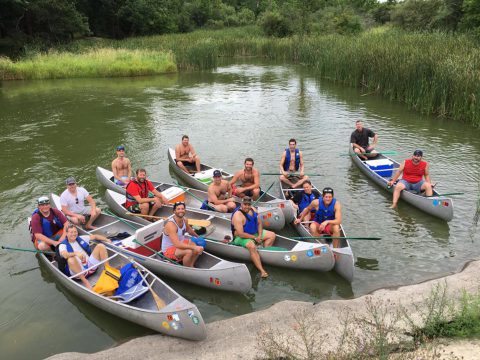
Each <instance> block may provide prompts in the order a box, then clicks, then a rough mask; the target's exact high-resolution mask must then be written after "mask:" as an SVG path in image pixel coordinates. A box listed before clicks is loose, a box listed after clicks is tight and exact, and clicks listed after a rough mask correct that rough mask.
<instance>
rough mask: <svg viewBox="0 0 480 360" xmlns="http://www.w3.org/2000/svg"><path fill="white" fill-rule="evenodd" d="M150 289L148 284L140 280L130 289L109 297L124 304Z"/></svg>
mask: <svg viewBox="0 0 480 360" xmlns="http://www.w3.org/2000/svg"><path fill="white" fill-rule="evenodd" d="M147 291H148V286H145V285H143V281H140V282H139V283H138V284H136V285H135V286H132V287H131V288H130V289H128V290H126V291H125V292H123V293H121V294H117V295H113V296H109V297H108V298H109V299H112V300H116V301H118V302H119V303H122V304H128V303H129V302H130V301H133V300H135V299H137V298H139V297H140V296H142V295H143V294H145V293H146V292H147Z"/></svg>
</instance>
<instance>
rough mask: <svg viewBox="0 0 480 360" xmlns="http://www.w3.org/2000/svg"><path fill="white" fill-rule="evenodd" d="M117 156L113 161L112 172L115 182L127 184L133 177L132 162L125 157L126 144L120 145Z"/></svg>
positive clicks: (122, 184) (121, 184)
mask: <svg viewBox="0 0 480 360" xmlns="http://www.w3.org/2000/svg"><path fill="white" fill-rule="evenodd" d="M116 150H117V158H116V159H114V160H113V161H112V172H113V178H114V181H115V184H117V185H120V186H126V185H127V184H128V183H129V181H130V178H131V177H132V164H131V163H130V160H128V159H127V158H126V157H125V146H123V145H118V146H117V148H116Z"/></svg>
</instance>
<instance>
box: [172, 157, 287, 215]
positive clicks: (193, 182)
mask: <svg viewBox="0 0 480 360" xmlns="http://www.w3.org/2000/svg"><path fill="white" fill-rule="evenodd" d="M168 161H169V163H170V166H171V167H172V170H173V172H174V173H175V175H176V176H177V177H178V178H179V179H181V180H182V182H184V183H185V184H188V186H190V187H192V188H195V189H198V190H203V191H207V190H208V185H207V184H206V183H203V182H202V181H200V180H199V179H197V178H196V177H195V176H193V175H191V174H187V173H186V172H185V171H183V170H182V169H180V168H179V167H178V165H177V163H176V161H175V150H174V149H172V148H169V149H168ZM187 168H188V166H187ZM192 169H193V168H192ZM212 169H216V168H213V167H212V166H209V165H205V164H201V171H205V172H208V171H212ZM219 170H220V171H221V172H222V177H223V179H225V180H229V181H230V180H231V179H232V178H233V174H230V173H228V172H226V171H224V170H221V169H219ZM257 205H258V206H259V207H260V208H271V209H274V208H279V209H281V210H282V212H283V215H284V217H285V223H286V224H288V223H290V222H292V221H293V220H294V219H295V215H296V212H295V209H294V208H293V206H292V205H291V204H290V202H289V201H285V200H284V199H279V198H277V197H275V196H273V195H271V194H269V193H266V194H265V195H263V196H262V198H261V201H260V202H258V204H257Z"/></svg>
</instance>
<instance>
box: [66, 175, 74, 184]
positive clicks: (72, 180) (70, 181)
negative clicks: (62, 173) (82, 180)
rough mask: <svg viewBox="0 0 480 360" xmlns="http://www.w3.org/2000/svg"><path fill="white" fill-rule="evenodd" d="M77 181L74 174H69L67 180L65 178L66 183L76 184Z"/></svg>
mask: <svg viewBox="0 0 480 360" xmlns="http://www.w3.org/2000/svg"><path fill="white" fill-rule="evenodd" d="M76 182H77V181H76V180H75V178H74V177H73V176H69V177H68V178H67V180H65V184H67V185H70V184H75V183H76Z"/></svg>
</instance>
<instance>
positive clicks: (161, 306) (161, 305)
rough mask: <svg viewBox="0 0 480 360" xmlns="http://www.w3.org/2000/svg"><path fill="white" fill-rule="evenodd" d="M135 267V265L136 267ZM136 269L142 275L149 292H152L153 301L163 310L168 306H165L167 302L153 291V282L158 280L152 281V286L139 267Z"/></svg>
mask: <svg viewBox="0 0 480 360" xmlns="http://www.w3.org/2000/svg"><path fill="white" fill-rule="evenodd" d="M134 266H135V265H134ZM135 268H136V269H137V271H138V273H139V274H140V276H141V277H142V280H143V281H144V282H145V284H147V287H148V290H150V293H151V294H152V296H153V300H155V304H157V309H158V310H160V309H163V308H164V307H165V306H167V304H165V301H163V300H162V299H161V298H160V296H158V295H157V293H156V292H155V291H153V289H152V284H153V282H154V281H155V280H156V279H155V278H154V279H153V281H152V284H150V283H149V282H148V281H147V279H146V278H145V276H143V274H142V269H138V267H136V266H135Z"/></svg>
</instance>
